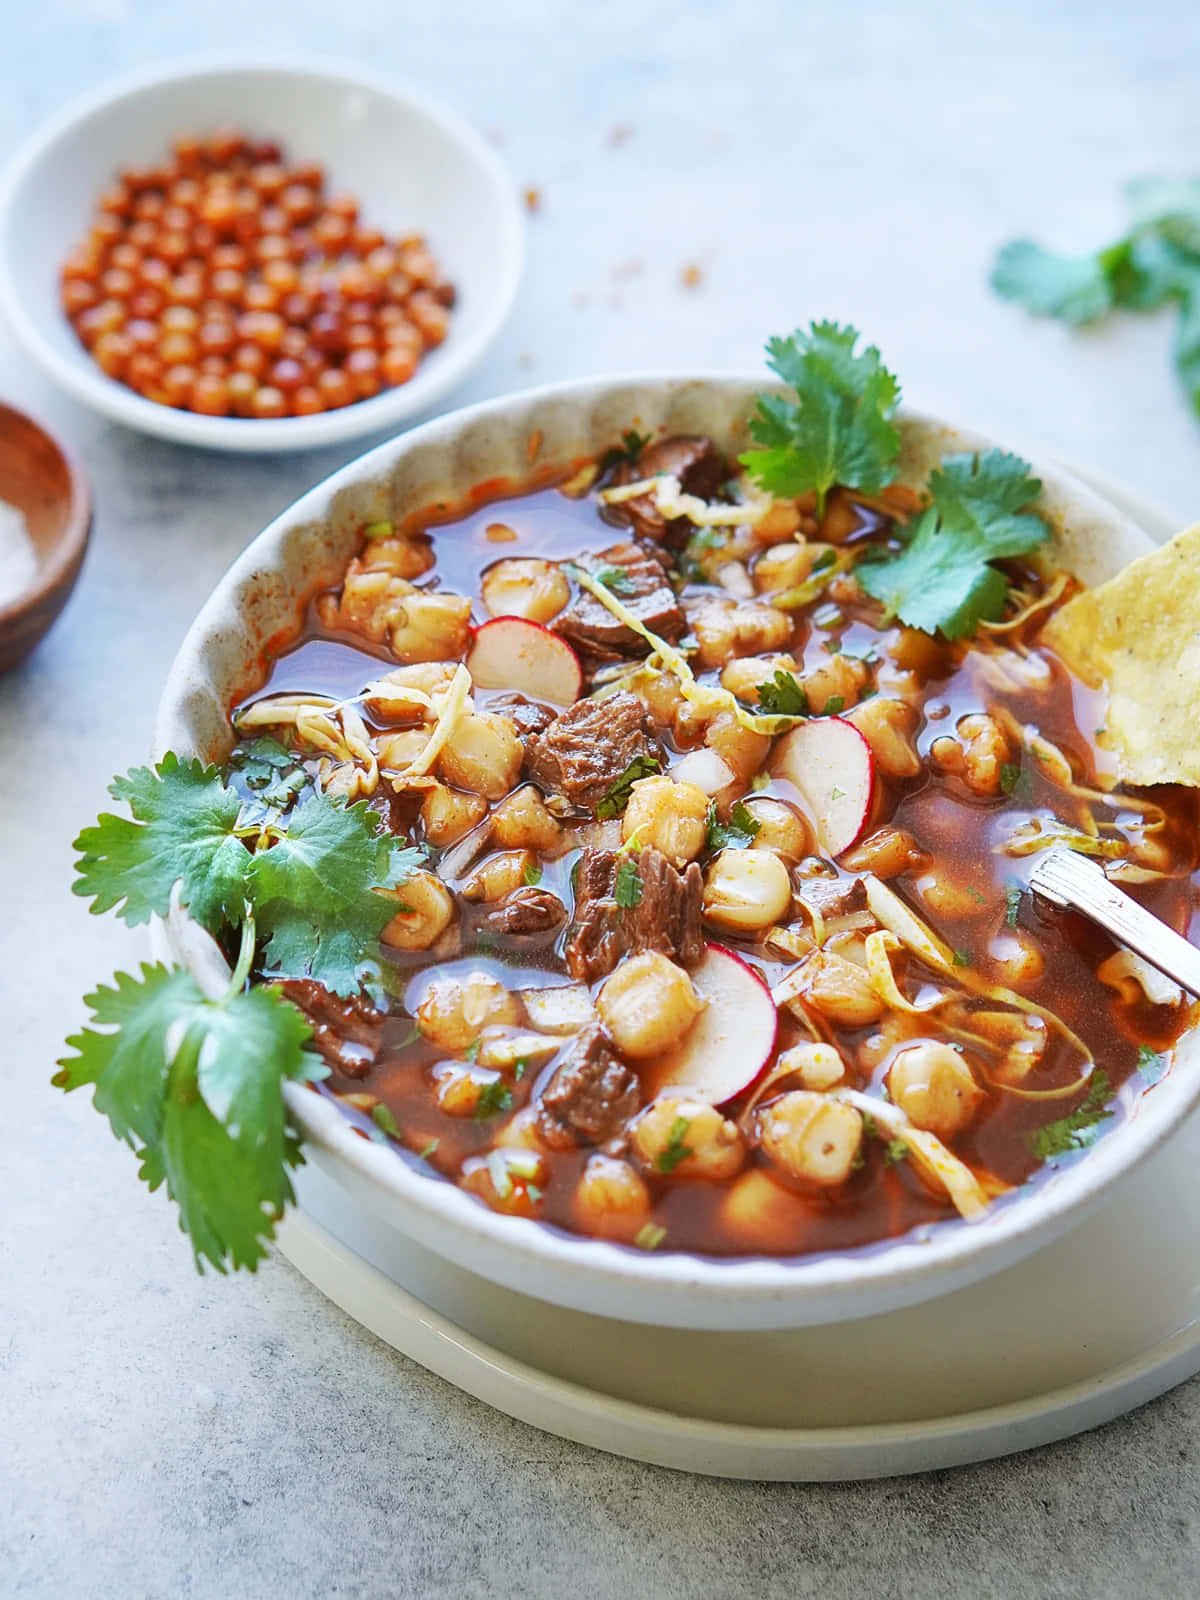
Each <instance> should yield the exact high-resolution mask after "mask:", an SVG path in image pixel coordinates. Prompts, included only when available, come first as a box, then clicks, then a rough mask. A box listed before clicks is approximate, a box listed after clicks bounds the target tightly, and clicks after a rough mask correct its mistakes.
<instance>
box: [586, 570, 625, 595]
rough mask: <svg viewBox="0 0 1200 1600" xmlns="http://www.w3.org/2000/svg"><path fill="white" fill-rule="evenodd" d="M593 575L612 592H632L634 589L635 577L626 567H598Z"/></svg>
mask: <svg viewBox="0 0 1200 1600" xmlns="http://www.w3.org/2000/svg"><path fill="white" fill-rule="evenodd" d="M592 577H593V578H595V580H596V582H597V583H602V584H603V585H604V587H605V588H606V589H608V590H609V591H610V593H612V594H632V593H633V591H634V582H633V578H632V576H631V574H630V573H629V572H627V571H626V569H625V568H624V567H596V568H594V569H593V571H592Z"/></svg>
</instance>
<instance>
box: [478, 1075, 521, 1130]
mask: <svg viewBox="0 0 1200 1600" xmlns="http://www.w3.org/2000/svg"><path fill="white" fill-rule="evenodd" d="M512 1105H513V1094H512V1090H511V1089H510V1088H509V1087H508V1085H507V1084H506V1083H505V1082H504V1080H503V1079H502V1078H495V1079H493V1081H492V1082H491V1083H485V1084H484V1086H483V1088H482V1089H481V1090H480V1091H479V1099H478V1100H477V1101H476V1102H475V1121H476V1122H486V1121H487V1120H488V1118H489V1117H497V1116H499V1115H500V1113H501V1112H502V1111H511V1110H512Z"/></svg>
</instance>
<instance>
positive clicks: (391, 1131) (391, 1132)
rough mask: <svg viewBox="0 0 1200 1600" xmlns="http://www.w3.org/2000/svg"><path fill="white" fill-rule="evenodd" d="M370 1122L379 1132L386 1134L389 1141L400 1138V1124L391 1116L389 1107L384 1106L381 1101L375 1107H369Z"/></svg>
mask: <svg viewBox="0 0 1200 1600" xmlns="http://www.w3.org/2000/svg"><path fill="white" fill-rule="evenodd" d="M371 1121H372V1122H373V1123H374V1124H375V1126H376V1127H377V1128H379V1129H380V1131H381V1132H383V1133H386V1134H387V1135H388V1137H389V1138H390V1139H398V1138H399V1137H400V1124H399V1123H398V1122H397V1121H396V1119H395V1117H394V1116H393V1115H392V1111H391V1107H390V1106H385V1105H384V1103H383V1101H382V1100H381V1101H380V1102H379V1104H378V1105H377V1106H372V1107H371Z"/></svg>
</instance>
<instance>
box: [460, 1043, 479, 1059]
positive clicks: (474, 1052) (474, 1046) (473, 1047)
mask: <svg viewBox="0 0 1200 1600" xmlns="http://www.w3.org/2000/svg"><path fill="white" fill-rule="evenodd" d="M482 1043H483V1040H482V1039H472V1040H471V1042H470V1044H469V1045H468V1046H467V1048H466V1049H465V1050H464V1051H463V1060H464V1061H478V1060H479V1046H480V1045H481V1044H482Z"/></svg>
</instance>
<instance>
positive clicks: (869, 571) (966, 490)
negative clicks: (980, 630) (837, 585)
mask: <svg viewBox="0 0 1200 1600" xmlns="http://www.w3.org/2000/svg"><path fill="white" fill-rule="evenodd" d="M1041 489H1042V486H1041V484H1040V482H1039V481H1038V480H1037V479H1036V478H1031V477H1030V476H1029V465H1028V463H1027V462H1025V461H1022V460H1021V459H1020V458H1019V457H1017V456H1014V455H1009V454H1007V453H1006V452H1005V451H1003V450H986V451H984V452H983V453H982V454H981V455H978V456H975V455H958V456H948V457H947V458H946V459H945V461H943V463H942V468H941V471H940V472H935V473H933V474H932V475H931V477H930V480H929V491H930V496H931V504H930V505H929V507H928V508H927V509H926V510H925V511H924V512H922V514H921V515H920V516H919V517H918V518H917V519H916V520H915V521H914V522H913V523H911V524H910V525H909V527H908V528H907V529H906V530H905V534H904V548H903V549H902V550H901V551H900V553H899V554H898V555H894V556H884V557H876V558H874V559H870V560H866V561H862V562H860V563H859V565H858V568H857V575H858V580H859V582H860V583H861V584H862V586H863V588H864V589H865V590H866V591H867V593H868V594H870V595H873V596H874V598H875V599H876V600H881V601H882V602H883V604H884V606H885V607H886V608H887V614H888V616H889V617H899V618H900V619H901V621H903V622H906V623H908V624H909V626H910V627H914V628H920V629H921V630H922V631H923V632H925V633H931V634H932V633H936V632H938V631H939V630H940V631H941V632H942V633H943V634H944V635H945V637H946V638H947V639H961V638H965V637H966V636H967V635H968V634H970V633H972V632H974V630H975V628H976V627H977V626H978V624H979V623H980V622H981V621H985V620H995V619H996V618H998V617H999V616H1000V615H1001V613H1002V612H1003V610H1004V604H1005V601H1006V599H1007V597H1008V579H1007V577H1006V576H1005V575H1004V573H1003V572H1001V571H1000V570H999V568H997V567H994V566H992V565H991V564H990V563H991V562H992V561H998V560H1004V559H1007V558H1010V557H1012V556H1019V555H1027V554H1028V553H1029V552H1030V551H1031V550H1034V549H1035V548H1036V547H1037V546H1038V545H1039V544H1041V543H1042V541H1043V540H1044V539H1046V538H1047V537H1048V535H1049V532H1050V530H1049V528H1048V527H1047V525H1046V523H1045V522H1043V521H1042V519H1041V518H1040V517H1037V516H1034V515H1033V514H1032V513H1031V512H1028V511H1025V510H1024V509H1023V508H1024V507H1026V506H1028V505H1029V504H1030V503H1031V502H1032V501H1034V500H1036V499H1037V497H1038V495H1039V494H1040V493H1041Z"/></svg>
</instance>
